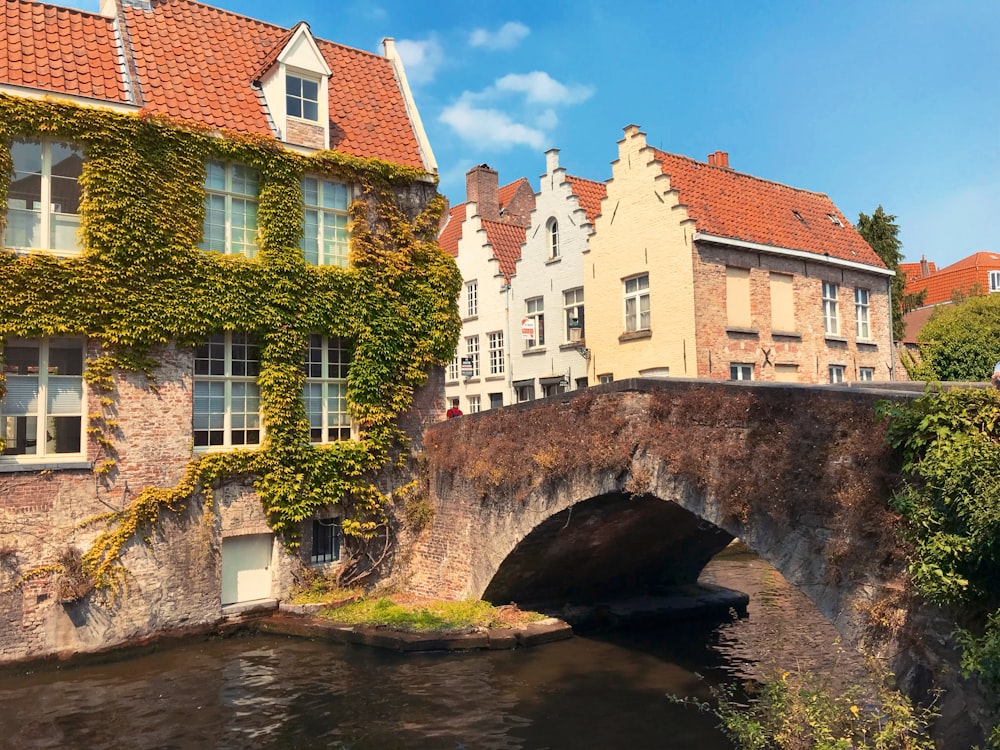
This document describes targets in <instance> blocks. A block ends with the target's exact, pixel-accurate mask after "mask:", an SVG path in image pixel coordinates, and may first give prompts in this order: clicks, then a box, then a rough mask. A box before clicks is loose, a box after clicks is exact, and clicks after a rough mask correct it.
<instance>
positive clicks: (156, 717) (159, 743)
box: [0, 560, 835, 750]
mask: <svg viewBox="0 0 1000 750" xmlns="http://www.w3.org/2000/svg"><path fill="white" fill-rule="evenodd" d="M706 578H708V579H711V580H713V581H715V582H717V583H719V584H721V585H725V586H730V587H732V588H739V589H742V590H746V591H748V593H750V594H751V604H750V617H749V619H747V620H743V621H740V622H735V623H730V624H726V625H723V626H721V627H713V626H710V625H696V624H686V625H675V626H671V627H669V628H663V629H659V630H646V631H633V632H616V633H606V634H600V635H596V636H590V637H578V638H574V639H573V640H570V641H565V642H561V643H554V644H549V645H546V646H544V647H540V648H537V649H533V650H529V651H524V650H521V651H510V652H508V651H502V652H484V653H469V654H424V655H409V656H403V655H399V654H393V653H389V652H384V651H377V650H374V649H365V648H352V647H346V646H339V645H333V644H326V643H321V642H311V641H303V640H294V639H288V640H286V639H278V638H271V637H267V638H265V637H259V638H232V639H227V640H216V641H208V642H196V643H191V644H187V645H184V646H181V647H177V648H172V649H167V650H163V651H161V652H159V653H152V654H147V655H144V656H139V657H134V658H130V659H127V660H121V661H116V662H111V663H106V664H102V665H96V666H95V665H89V666H74V667H65V668H61V669H57V670H54V669H39V670H37V671H35V672H33V673H28V674H10V673H8V674H6V675H3V676H0V702H2V705H3V707H4V708H3V712H2V714H0V746H3V747H11V748H75V747H85V748H95V749H100V748H118V747H130V748H132V747H134V748H244V747H254V748H342V749H344V750H346V749H348V748H350V749H351V750H369V749H370V750H376V749H377V750H387V749H388V750H391V749H394V748H399V749H400V750H408V749H409V748H444V749H447V750H452V749H455V748H466V749H467V750H474V749H475V750H521V749H524V750H528V749H531V750H543V749H549V750H555V749H557V748H574V750H576V749H579V748H636V749H641V748H656V749H660V748H704V750H716V749H719V750H721V749H722V748H729V747H730V745H729V743H728V742H727V741H726V740H725V739H724V738H723V737H722V736H721V734H720V733H719V732H718V730H717V729H716V728H715V726H714V721H713V719H711V718H710V717H708V716H705V715H702V714H698V713H696V712H694V711H691V710H689V709H685V708H682V707H678V706H676V705H674V704H672V703H670V702H669V701H668V700H667V698H666V695H667V694H677V695H692V696H698V697H700V698H706V697H708V695H709V691H708V682H706V679H702V678H700V677H699V676H698V674H702V675H705V676H706V678H707V680H709V681H711V680H721V679H731V676H732V674H734V673H736V672H747V671H751V669H752V666H753V664H754V663H755V662H756V659H757V658H759V656H760V654H761V653H763V652H764V650H765V647H767V648H772V647H777V648H778V649H779V650H781V651H782V652H784V653H786V654H789V655H791V657H792V658H796V657H799V656H801V655H803V654H804V653H810V654H812V653H813V652H814V651H815V648H814V646H815V644H817V643H818V644H821V645H822V644H832V642H833V639H834V635H833V634H832V628H830V626H829V625H827V624H826V623H825V622H823V621H822V620H821V619H820V618H819V616H818V614H816V613H815V610H812V609H811V605H809V607H808V608H805V604H804V603H803V602H801V601H799V600H797V599H796V596H797V595H796V594H795V592H789V590H788V587H787V585H786V584H784V581H783V580H781V579H780V576H779V577H775V576H774V574H773V573H771V571H770V569H769V568H768V567H767V566H765V565H764V564H763V563H760V562H759V561H756V560H737V561H716V562H713V563H712V565H711V566H710V568H709V570H708V571H707V572H706ZM824 627H825V628H826V629H827V630H828V632H823V628H824ZM828 651H829V649H828ZM834 651H835V650H834Z"/></svg>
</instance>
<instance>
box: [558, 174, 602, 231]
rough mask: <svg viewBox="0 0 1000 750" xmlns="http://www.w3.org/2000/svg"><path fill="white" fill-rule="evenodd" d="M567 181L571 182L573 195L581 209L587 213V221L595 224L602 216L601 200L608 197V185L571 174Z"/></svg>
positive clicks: (567, 176)
mask: <svg viewBox="0 0 1000 750" xmlns="http://www.w3.org/2000/svg"><path fill="white" fill-rule="evenodd" d="M566 179H567V180H568V181H569V184H570V189H571V190H572V191H573V195H575V196H576V198H577V200H578V201H579V202H580V208H582V209H583V210H584V212H586V214H587V221H589V222H590V223H591V224H593V223H594V220H595V219H596V218H597V217H598V216H600V215H601V200H602V199H604V198H606V197H607V195H608V188H607V185H605V184H604V183H603V182H595V181H594V180H587V179H584V178H583V177H574V176H573V175H570V174H568V175H566Z"/></svg>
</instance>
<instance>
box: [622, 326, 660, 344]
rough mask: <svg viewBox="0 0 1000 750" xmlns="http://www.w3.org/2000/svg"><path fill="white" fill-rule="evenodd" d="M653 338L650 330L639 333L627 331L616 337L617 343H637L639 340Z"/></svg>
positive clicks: (646, 329)
mask: <svg viewBox="0 0 1000 750" xmlns="http://www.w3.org/2000/svg"><path fill="white" fill-rule="evenodd" d="M652 337H653V330H652V329H651V328H644V329H643V330H641V331H627V332H625V333H623V334H622V335H621V336H619V337H618V341H619V343H622V342H625V341H637V340H639V339H649V338H652Z"/></svg>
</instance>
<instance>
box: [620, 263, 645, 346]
mask: <svg viewBox="0 0 1000 750" xmlns="http://www.w3.org/2000/svg"><path fill="white" fill-rule="evenodd" d="M622 284H623V288H624V290H625V307H624V312H625V333H635V332H637V331H648V330H650V306H649V274H648V273H641V274H638V275H636V276H631V277H629V278H627V279H622ZM643 302H645V305H646V309H645V310H643V309H642V307H643ZM630 307H631V309H630Z"/></svg>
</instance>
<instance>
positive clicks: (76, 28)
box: [0, 0, 424, 168]
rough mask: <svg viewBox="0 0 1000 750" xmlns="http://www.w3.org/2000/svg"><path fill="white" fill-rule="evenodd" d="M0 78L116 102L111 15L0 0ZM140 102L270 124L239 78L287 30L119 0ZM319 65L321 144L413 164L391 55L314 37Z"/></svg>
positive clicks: (178, 1) (270, 57)
mask: <svg viewBox="0 0 1000 750" xmlns="http://www.w3.org/2000/svg"><path fill="white" fill-rule="evenodd" d="M4 3H5V9H4V10H5V16H4V19H3V20H4V23H3V29H2V30H0V46H3V47H4V49H0V83H10V84H16V85H20V86H30V87H32V88H39V89H44V90H49V91H54V92H61V93H66V94H76V95H81V96H90V97H96V98H100V99H107V100H110V101H116V102H125V101H127V100H126V94H125V85H124V83H123V81H122V77H121V71H120V69H119V51H118V48H117V46H116V44H115V36H114V25H113V22H112V21H110V20H108V19H106V18H103V17H101V16H100V15H97V14H93V13H83V12H80V11H75V10H67V9H64V8H57V7H55V6H52V5H45V4H42V3H35V2H28V1H27V0H4ZM123 18H124V24H123V28H122V31H123V35H124V37H125V38H126V39H128V40H130V41H131V49H132V53H133V56H134V61H135V71H136V78H137V83H138V87H139V90H140V92H141V95H142V101H141V102H140V103H141V104H142V105H143V106H144V108H145V110H146V111H148V112H154V113H160V114H165V115H169V116H171V117H174V118H177V119H181V120H188V121H192V122H199V123H202V124H204V125H208V126H209V127H211V128H220V129H221V128H228V129H231V130H236V131H240V132H247V133H258V134H263V135H271V134H272V132H271V127H270V125H269V123H268V119H267V113H266V112H265V110H264V105H263V103H262V99H261V96H260V94H259V92H258V90H256V89H254V88H252V86H251V84H252V83H253V81H254V79H255V78H256V77H257V75H258V74H259V72H260V71H261V70H262V68H263V66H264V65H265V64H266V63H268V61H270V62H271V63H273V61H274V56H275V55H276V53H277V51H280V49H281V45H282V44H283V43H285V42H287V41H288V39H289V38H290V32H289V30H287V29H283V28H281V27H279V26H274V25H272V24H268V23H264V22H263V21H256V20H254V19H252V18H247V17H246V16H241V15H238V14H236V13H230V12H228V11H224V10H220V9H218V8H212V7H210V6H208V5H203V4H201V3H198V2H194V0H152V10H143V9H141V8H137V7H130V6H127V7H125V8H124V12H123ZM316 43H317V45H318V47H319V49H320V52H321V53H322V55H323V57H324V59H325V60H326V63H327V65H328V66H329V67H330V70H331V72H332V75H331V77H330V86H329V89H330V147H331V148H332V149H335V150H337V151H342V152H344V153H347V154H352V155H354V156H362V157H376V158H379V159H384V160H386V161H391V162H395V163H397V164H404V165H406V166H411V167H418V168H423V167H424V164H423V160H422V158H421V155H420V148H419V146H418V144H417V139H416V135H415V134H414V132H413V125H412V123H411V122H410V119H409V116H408V114H407V111H406V103H405V102H404V100H403V96H402V93H401V92H400V89H399V85H398V83H397V82H396V76H395V72H394V71H393V67H392V62H391V61H390V60H388V59H387V58H385V57H381V56H379V55H375V54H372V53H370V52H364V51H362V50H357V49H352V48H350V47H344V46H342V45H339V44H334V43H332V42H326V41H321V40H317V42H316Z"/></svg>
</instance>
